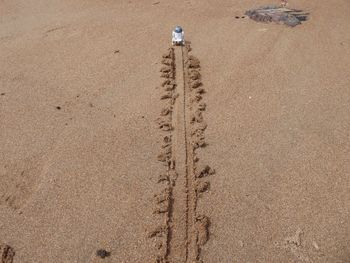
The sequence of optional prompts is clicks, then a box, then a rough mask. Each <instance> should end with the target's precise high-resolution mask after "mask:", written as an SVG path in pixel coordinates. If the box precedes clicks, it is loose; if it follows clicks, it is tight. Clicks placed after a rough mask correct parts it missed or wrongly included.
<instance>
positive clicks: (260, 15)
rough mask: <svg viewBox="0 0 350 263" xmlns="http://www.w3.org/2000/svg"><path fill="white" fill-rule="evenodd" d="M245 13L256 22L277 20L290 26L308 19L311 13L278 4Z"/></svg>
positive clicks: (276, 21)
mask: <svg viewBox="0 0 350 263" xmlns="http://www.w3.org/2000/svg"><path fill="white" fill-rule="evenodd" d="M245 15H247V16H249V18H251V19H253V20H254V21H256V22H263V23H269V22H275V23H278V24H285V25H287V26H290V27H295V26H297V25H300V24H301V23H302V22H304V21H306V20H307V19H308V15H309V13H305V12H303V10H298V9H289V8H285V7H282V6H278V5H267V6H262V7H259V8H256V9H251V10H248V11H246V12H245Z"/></svg>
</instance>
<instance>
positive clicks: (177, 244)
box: [149, 43, 214, 262]
mask: <svg viewBox="0 0 350 263" xmlns="http://www.w3.org/2000/svg"><path fill="white" fill-rule="evenodd" d="M190 51H191V47H190V45H189V44H188V43H187V44H186V45H185V46H183V47H182V46H181V47H174V48H170V49H169V50H168V52H167V53H165V54H164V55H163V58H162V64H163V67H162V68H161V70H160V71H161V77H162V78H163V79H164V80H163V82H162V85H161V89H162V91H161V92H162V94H161V100H163V101H164V106H163V109H162V111H161V114H160V115H161V116H160V117H159V118H158V119H157V124H158V125H159V129H161V130H162V132H163V133H164V136H163V143H162V145H161V149H162V150H161V153H160V154H159V156H158V160H159V161H161V162H163V163H164V166H165V169H164V170H165V171H164V174H162V175H160V177H159V180H158V183H159V184H160V185H161V186H162V190H161V192H160V193H159V194H157V195H155V201H156V209H155V211H154V213H155V214H157V215H159V216H160V218H161V220H164V221H163V223H162V224H161V225H160V226H159V227H157V228H156V229H155V230H153V231H151V232H150V233H149V237H150V238H154V240H155V246H156V248H157V249H158V252H157V256H156V262H202V260H201V256H200V251H201V247H202V246H203V245H204V244H205V243H206V242H207V240H208V238H209V224H210V222H209V218H207V217H206V216H204V215H199V214H198V213H197V202H198V198H199V197H200V195H201V194H202V193H203V192H205V191H207V190H208V189H209V181H208V179H207V176H208V175H211V174H213V173H214V170H213V169H211V168H210V167H209V166H207V165H202V169H200V168H199V166H200V165H199V159H198V157H197V156H196V149H198V148H200V147H205V145H206V143H205V137H204V130H205V129H206V124H205V122H204V120H203V115H202V113H203V111H205V108H206V104H205V103H204V102H203V101H202V100H203V97H202V96H203V93H204V89H203V87H202V82H201V74H200V62H199V60H198V59H197V58H195V57H193V56H191V55H189V52H190Z"/></svg>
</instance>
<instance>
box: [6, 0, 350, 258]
mask: <svg viewBox="0 0 350 263" xmlns="http://www.w3.org/2000/svg"><path fill="white" fill-rule="evenodd" d="M157 2H158V1H154V0H153V1H148V0H144V1H135V0H134V1H132V0H129V1H115V0H106V1H92V0H88V1H82V0H77V1H68V0H63V1H62V0H61V1H59V0H26V1H24V0H2V1H0V93H1V96H0V130H1V133H0V245H1V249H0V251H2V252H1V253H3V251H5V252H4V253H3V255H2V257H3V258H2V261H3V262H6V263H7V262H11V261H12V259H11V258H12V255H13V254H14V257H13V262H15V263H18V262H20V263H22V262H28V263H31V262H43V263H45V262H65V263H66V262H67V263H70V262H155V256H156V255H157V253H158V252H159V251H158V250H157V248H155V246H158V247H160V245H159V243H157V242H158V241H159V240H158V241H157V240H155V239H154V238H148V235H149V233H150V231H151V230H152V229H156V228H157V226H159V225H160V224H162V223H164V218H168V216H170V218H171V216H172V214H171V213H170V214H169V211H168V212H167V213H166V215H165V216H164V215H159V214H154V208H155V203H154V198H153V197H154V195H155V194H158V193H159V192H161V191H162V189H163V186H162V185H160V184H158V183H157V181H158V179H159V175H161V174H163V173H164V169H165V167H164V165H163V163H162V162H159V161H157V156H158V155H159V152H160V148H161V144H162V133H161V131H159V129H158V126H157V124H156V122H155V120H156V119H157V118H158V117H159V113H160V112H161V109H162V107H163V106H164V105H163V103H164V101H163V100H161V99H160V97H161V95H162V93H161V91H160V89H159V88H158V89H156V87H159V86H160V85H159V84H160V83H161V81H162V79H161V78H160V73H159V70H160V68H161V67H162V64H161V60H162V54H164V52H165V51H166V50H167V48H168V47H169V42H170V33H171V29H172V27H173V26H174V25H176V24H181V25H182V26H183V27H184V29H185V34H186V37H187V40H189V41H191V47H192V49H193V50H192V52H191V53H192V54H194V55H195V56H196V57H197V58H199V60H200V65H201V75H202V82H203V88H204V89H205V91H206V93H205V94H204V95H203V100H205V103H206V105H207V109H206V111H205V112H204V113H203V116H204V117H203V118H204V120H205V122H206V123H207V125H208V126H207V129H206V131H205V141H206V143H207V145H206V147H204V148H200V149H198V150H197V154H198V156H199V159H200V160H199V162H193V163H192V164H193V165H195V166H198V167H197V168H198V169H199V168H200V166H201V165H205V164H209V165H210V166H211V167H213V168H215V170H216V173H215V174H214V175H211V176H210V177H208V182H209V183H210V187H209V189H207V188H208V187H206V186H205V185H204V186H203V185H202V186H200V189H202V190H203V191H204V190H206V192H205V193H200V195H199V196H198V199H196V201H195V203H193V202H192V201H191V200H192V199H191V198H190V202H188V200H189V199H188V196H190V197H191V195H193V193H197V190H196V192H193V191H192V190H193V189H194V188H193V187H197V185H195V184H196V182H197V181H191V180H192V179H191V175H192V173H191V172H190V173H188V169H189V168H181V169H182V171H183V173H184V174H185V175H183V176H185V177H181V172H180V173H179V176H180V177H179V178H182V179H179V180H183V179H186V180H187V182H188V181H189V183H190V186H191V187H190V188H187V189H186V187H185V189H183V191H186V194H185V195H184V194H183V191H182V190H181V188H179V187H178V188H176V186H175V187H174V189H175V191H177V193H176V192H175V194H174V196H175V198H177V197H176V196H184V197H183V198H184V200H182V199H181V198H180V199H181V200H182V201H178V202H180V204H183V205H186V206H185V210H186V211H184V214H186V215H187V217H186V218H187V219H190V220H192V219H194V218H195V217H196V220H197V221H196V222H194V221H193V222H192V223H191V222H190V221H188V220H185V221H184V222H186V224H185V228H188V227H190V228H191V227H192V228H196V227H198V228H196V229H199V230H198V231H199V232H198V233H199V234H198V233H194V234H193V236H192V234H191V233H192V232H191V231H189V232H188V231H186V233H187V234H188V233H190V235H189V236H186V237H185V241H186V240H187V241H188V245H186V243H184V245H183V247H182V246H180V247H176V244H175V243H171V241H169V242H168V243H167V244H166V248H168V249H169V248H170V252H169V251H168V254H169V255H168V257H169V258H168V259H169V260H170V261H172V262H191V261H190V260H192V259H191V257H193V255H192V254H196V253H197V256H198V258H200V259H202V260H203V262H225V263H226V262H227V263H229V262H276V263H277V262H325V263H326V262H327V263H330V262H331V263H333V262H334V263H340V262H342V263H347V262H350V221H349V218H350V176H349V174H350V153H349V151H350V107H349V105H350V73H349V65H350V17H349V14H350V3H349V1H347V0H338V1H306V0H295V1H290V2H289V4H290V7H293V8H301V9H304V10H306V11H308V12H310V13H311V15H310V19H309V21H307V22H305V23H303V24H302V25H299V26H297V27H295V28H288V27H285V26H281V25H276V24H261V23H256V22H254V21H252V20H249V19H247V18H239V19H236V18H235V16H242V15H243V14H244V12H245V10H248V9H251V8H254V7H257V6H259V5H262V4H268V3H271V2H268V1H266V0H263V1H257V0H254V1H253V0H251V1H235V0H234V1H229V0H222V1H201V0H188V1H168V0H160V1H159V3H157ZM176 52H178V49H176ZM177 62H178V61H177ZM177 64H178V63H177ZM177 64H176V65H177ZM178 67H181V64H180V66H178ZM177 70H179V69H177ZM184 72H185V73H186V70H185V71H184ZM180 73H181V72H180ZM186 74H187V73H186ZM186 74H184V78H185V82H184V83H183V85H180V87H185V91H186V87H187V85H188V84H189V82H188V83H187V82H186V79H187V78H188V76H187V77H186ZM180 79H182V78H180ZM180 79H179V78H178V75H177V81H180ZM182 81H183V80H182ZM186 83H187V84H186ZM177 89H180V88H179V86H178V87H177ZM185 93H186V92H185ZM179 95H180V97H179V98H177V99H176V101H178V103H177V104H176V103H175V109H176V108H182V107H183V106H184V105H185V108H182V110H185V111H186V101H187V99H188V98H187V97H186V95H184V94H181V92H180V94H179ZM181 96H182V97H181ZM182 99H183V101H182ZM181 101H182V102H181ZM188 101H189V100H188ZM177 113H178V114H179V113H180V114H179V116H180V117H179V119H176V120H175V121H177V123H180V124H181V123H182V124H184V123H186V120H187V121H188V124H189V125H192V124H190V122H191V121H190V120H189V119H188V117H186V116H185V118H184V119H183V120H182V118H181V116H183V115H182V114H183V113H182V111H181V110H180V111H177ZM174 116H177V115H176V114H175V115H174ZM197 117H198V116H197ZM197 119H198V118H197ZM197 119H196V120H197ZM173 121H174V120H173ZM175 123H176V122H175ZM178 127H179V126H178ZM173 132H174V134H176V133H179V137H177V138H178V142H179V143H178V144H177V145H175V149H178V150H175V156H178V157H176V158H178V159H180V160H179V161H178V162H179V163H180V166H181V165H182V166H183V167H187V166H186V164H188V163H187V162H188V161H189V160H191V158H189V157H186V158H183V160H182V161H181V151H183V153H184V154H189V153H191V151H190V150H189V149H188V147H185V145H186V138H185V137H184V138H182V137H181V136H184V135H186V134H187V132H186V130H185V131H181V130H179V129H177V128H176V129H175V131H173ZM187 139H188V137H187ZM191 140H192V139H191ZM191 140H190V142H191ZM181 145H182V146H181ZM176 147H177V148H176ZM173 148H174V147H173ZM192 164H190V167H191V165H192ZM184 165H185V166H184ZM197 168H196V167H194V168H193V169H194V170H195V169H197ZM186 169H187V170H186ZM191 169H192V168H191ZM186 171H187V172H186ZM193 175H194V174H193ZM195 180H197V179H195ZM192 186H193V187H192ZM192 188H193V189H192ZM196 189H198V188H196ZM202 190H201V191H200V192H202ZM186 198H187V199H186ZM176 200H177V199H176ZM176 200H175V201H176ZM186 200H187V201H186ZM181 202H183V203H181ZM173 204H174V209H175V210H176V211H177V212H176V211H175V213H174V214H175V216H174V217H173V219H172V220H175V218H176V215H181V209H183V208H184V207H183V206H180V208H181V209H180V208H179V209H178V208H176V202H174V203H173ZM176 213H177V214H176ZM199 215H203V217H200V216H199ZM204 215H205V216H204ZM197 216H198V218H197ZM207 219H208V221H207ZM180 220H183V219H180ZM209 221H210V222H209ZM171 222H172V221H171V220H170V223H171ZM179 222H181V221H179ZM198 222H199V223H198ZM168 223H169V222H168ZM197 224H198V226H197ZM168 227H169V229H170V231H171V232H172V233H175V234H174V235H177V233H179V232H177V230H178V231H182V230H181V223H174V224H168ZM207 230H208V231H209V240H207V237H208V236H207V234H208V233H206V231H207ZM184 231H185V230H184ZM179 236H181V235H180V234H179ZM168 238H169V236H168ZM170 238H171V237H170ZM175 239H176V238H174V239H173V240H175ZM196 240H197V244H196ZM206 241H207V242H206ZM179 244H180V243H179ZM8 246H10V247H11V248H12V249H13V250H12V249H9V247H8ZM186 247H190V249H189V254H190V256H189V258H188V259H187V260H186V259H183V260H179V261H177V260H174V258H176V257H175V256H174V257H173V255H172V253H175V254H177V256H178V255H181V253H182V252H181V251H183V249H185V250H186ZM163 248H164V247H163ZM98 249H105V250H106V251H107V252H110V255H108V253H107V254H106V253H103V251H102V252H101V251H100V253H99V255H100V256H101V255H102V256H104V255H106V257H105V258H104V259H102V258H101V257H100V256H97V255H96V251H97V250H98ZM176 249H178V251H180V252H178V253H177V252H174V251H175V250H176ZM187 250H188V249H187ZM187 250H186V251H187ZM171 251H173V252H171ZM187 252H188V251H187ZM197 256H195V257H197Z"/></svg>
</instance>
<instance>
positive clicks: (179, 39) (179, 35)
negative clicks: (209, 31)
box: [172, 26, 185, 46]
mask: <svg viewBox="0 0 350 263" xmlns="http://www.w3.org/2000/svg"><path fill="white" fill-rule="evenodd" d="M172 44H173V46H175V45H182V46H183V45H185V38H184V31H183V30H182V28H181V27H180V26H177V27H175V29H174V30H173V38H172Z"/></svg>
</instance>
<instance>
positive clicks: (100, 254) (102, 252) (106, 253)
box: [96, 249, 111, 258]
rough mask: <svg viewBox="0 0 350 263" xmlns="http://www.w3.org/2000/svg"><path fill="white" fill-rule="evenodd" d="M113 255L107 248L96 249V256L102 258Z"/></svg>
mask: <svg viewBox="0 0 350 263" xmlns="http://www.w3.org/2000/svg"><path fill="white" fill-rule="evenodd" d="M110 255H111V252H109V251H107V250H105V249H99V250H97V251H96V256H98V257H100V258H106V257H109V256H110Z"/></svg>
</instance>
